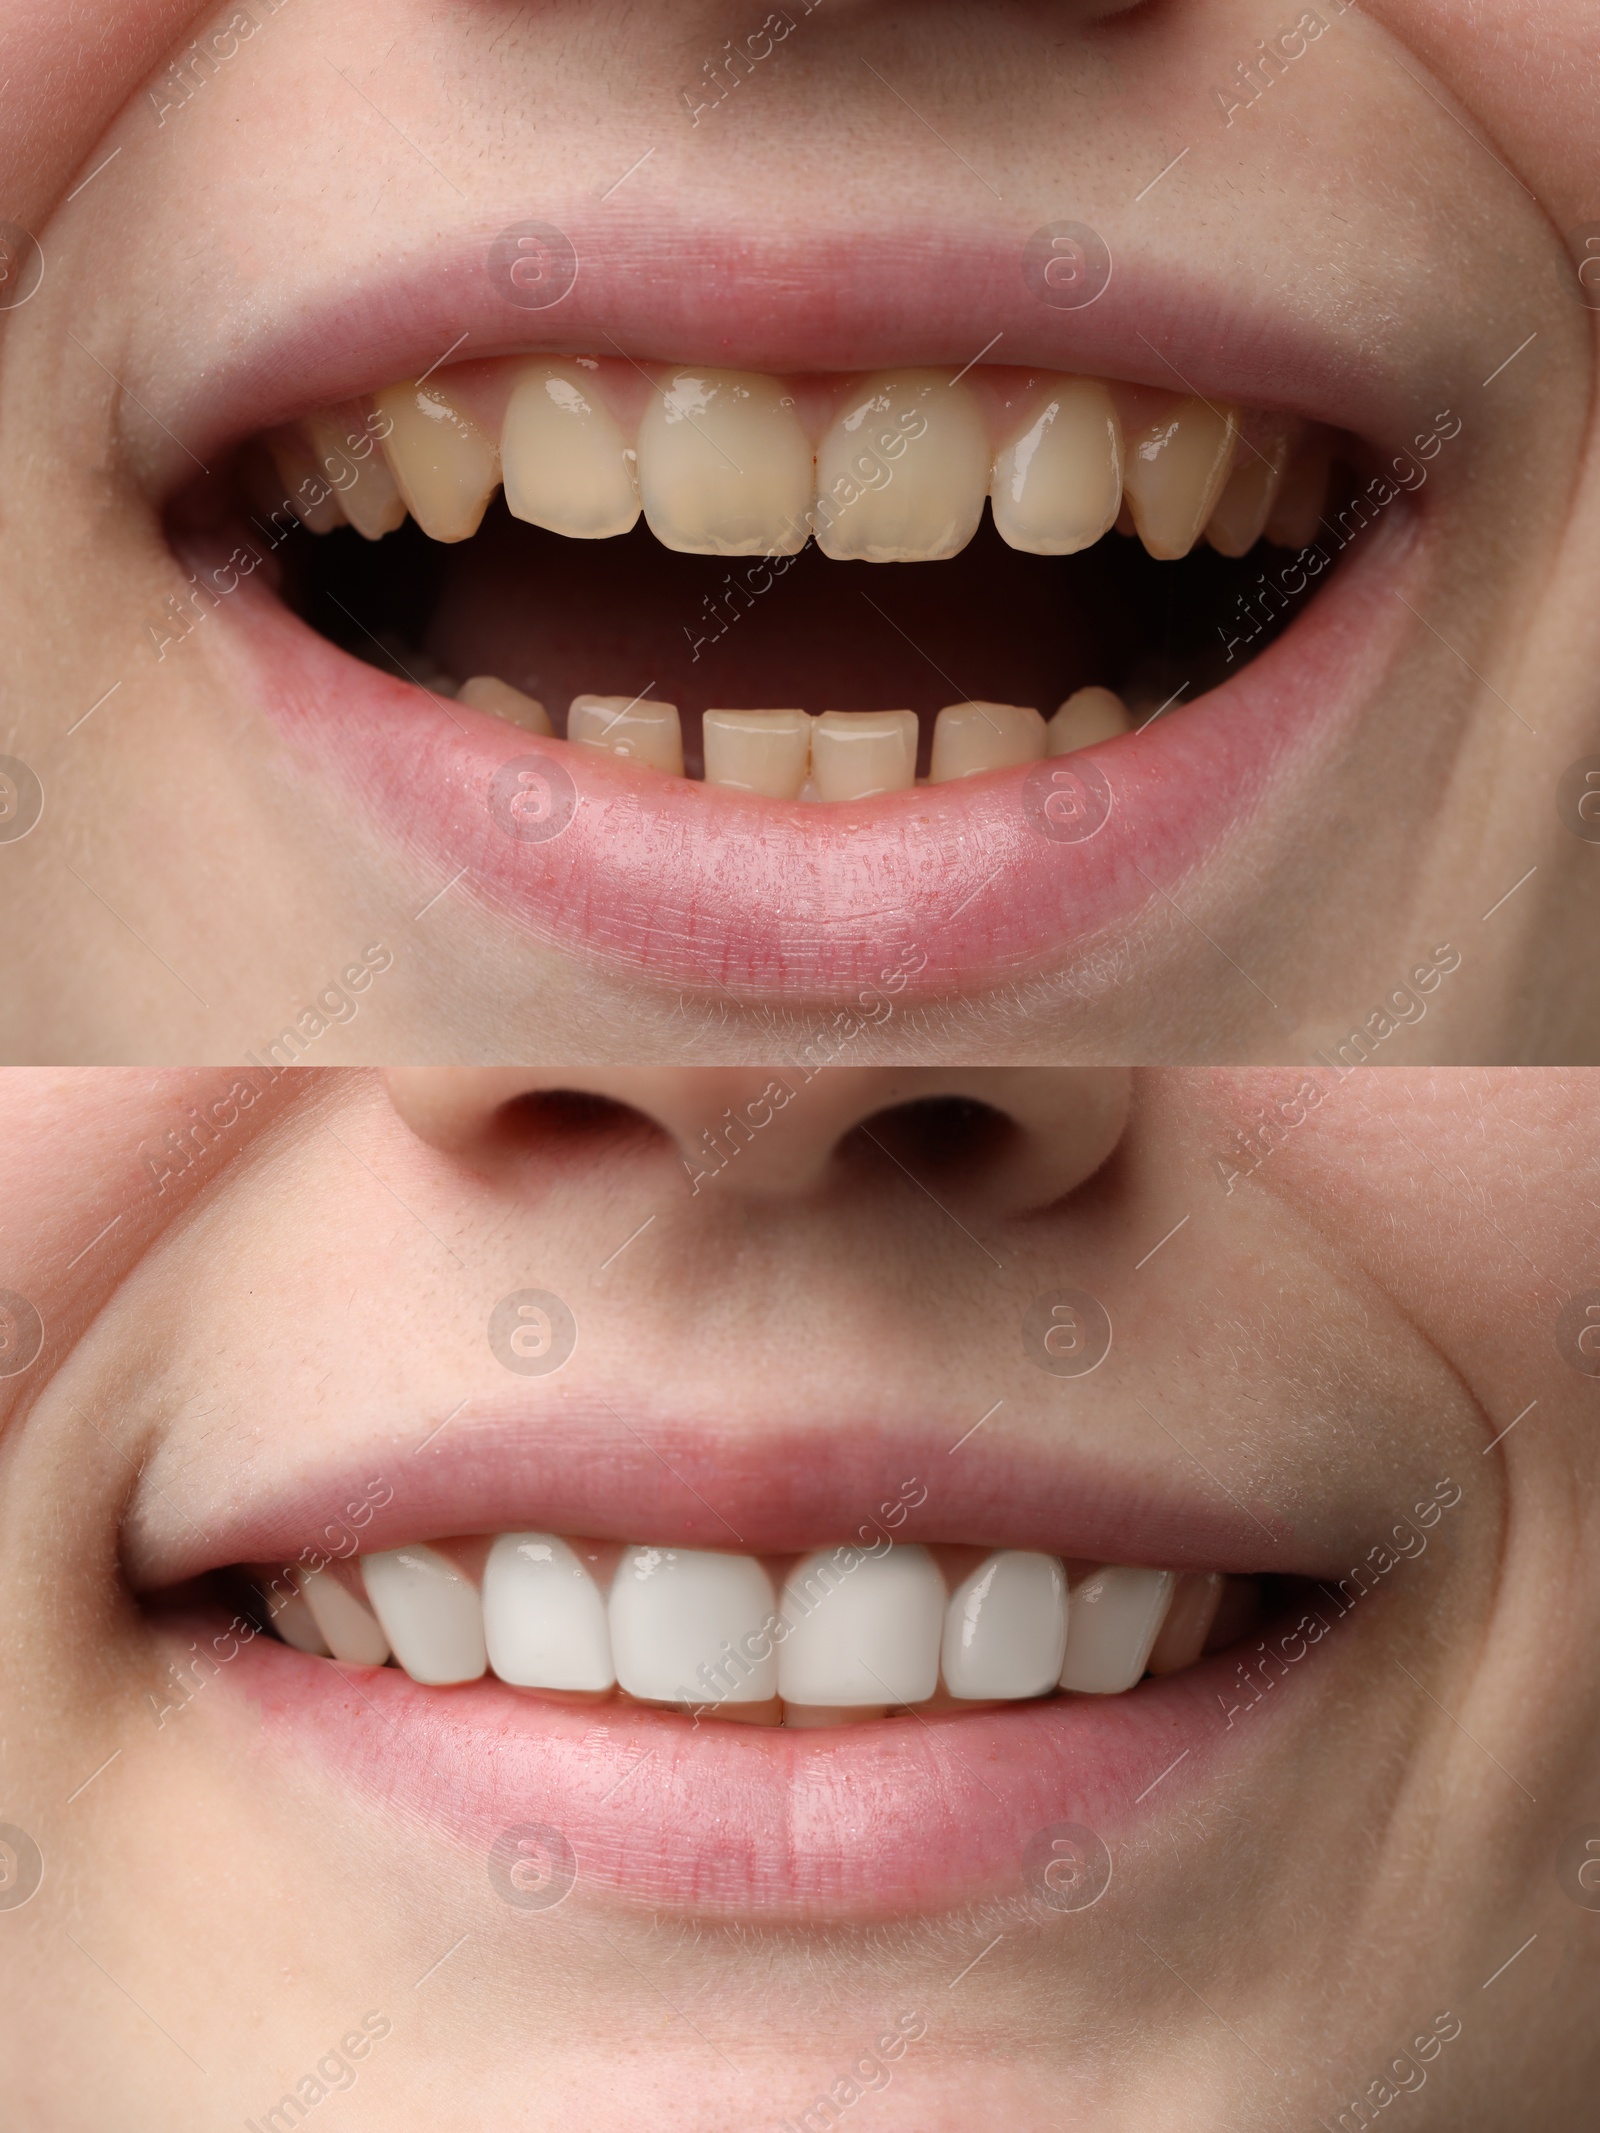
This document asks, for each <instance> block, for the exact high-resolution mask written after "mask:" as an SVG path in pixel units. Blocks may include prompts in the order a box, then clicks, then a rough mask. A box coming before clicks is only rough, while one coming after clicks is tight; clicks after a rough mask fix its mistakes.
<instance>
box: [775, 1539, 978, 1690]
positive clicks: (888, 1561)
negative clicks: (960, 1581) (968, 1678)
mask: <svg viewBox="0 0 1600 2133" xmlns="http://www.w3.org/2000/svg"><path fill="white" fill-rule="evenodd" d="M841 1556H842V1557H844V1558H845V1560H844V1561H843V1562H841V1560H840V1558H841ZM944 1604H945V1593H944V1580H943V1578H941V1577H940V1575H939V1570H938V1565H937V1564H936V1563H935V1562H934V1560H933V1557H932V1556H931V1555H930V1554H929V1553H928V1551H927V1549H926V1548H919V1547H893V1548H891V1549H890V1550H889V1552H888V1554H887V1555H881V1556H872V1555H862V1554H861V1553H860V1551H859V1550H856V1549H822V1550H819V1551H818V1553H816V1554H815V1555H808V1556H804V1557H802V1559H801V1560H800V1561H799V1562H798V1563H796V1565H795V1566H794V1568H793V1570H792V1571H790V1573H789V1578H788V1582H787V1583H786V1584H785V1586H784V1588H783V1605H782V1614H783V1619H784V1621H785V1622H786V1623H787V1624H788V1625H789V1628H788V1634H787V1635H786V1636H785V1638H784V1640H783V1643H782V1644H781V1645H780V1646H779V1647H778V1694H779V1695H780V1696H781V1697H782V1698H783V1699H784V1701H785V1702H786V1703H799V1704H822V1705H832V1706H834V1707H839V1706H844V1705H850V1704H873V1705H878V1704H896V1703H922V1702H924V1701H925V1700H926V1699H927V1698H928V1697H929V1696H931V1695H932V1694H933V1692H934V1689H935V1687H936V1686H937V1685H938V1680H939V1643H940V1638H941V1636H942V1634H943V1630H944Z"/></svg>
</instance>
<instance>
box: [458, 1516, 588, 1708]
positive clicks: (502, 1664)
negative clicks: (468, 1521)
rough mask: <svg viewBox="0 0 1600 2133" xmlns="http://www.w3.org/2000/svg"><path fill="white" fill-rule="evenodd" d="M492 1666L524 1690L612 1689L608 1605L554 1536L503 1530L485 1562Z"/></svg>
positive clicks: (485, 1613) (485, 1601)
mask: <svg viewBox="0 0 1600 2133" xmlns="http://www.w3.org/2000/svg"><path fill="white" fill-rule="evenodd" d="M483 1632H484V1642H485V1644H486V1646H487V1649H488V1654H489V1664H490V1666H491V1667H493V1669H494V1671H495V1672H496V1674H498V1675H499V1677H500V1679H501V1680H502V1681H509V1682H511V1683H513V1684H514V1685H515V1686H516V1687H518V1688H523V1689H609V1688H610V1687H611V1685H612V1683H613V1682H614V1681H615V1680H616V1678H617V1677H616V1673H615V1671H614V1670H613V1668H612V1664H611V1632H610V1630H609V1629H608V1628H607V1626H606V1603H605V1600H604V1599H603V1598H602V1596H601V1592H600V1588H599V1586H598V1585H597V1584H596V1583H595V1581H594V1579H593V1578H592V1577H591V1576H590V1575H589V1572H588V1570H587V1568H586V1567H585V1566H584V1564H583V1563H581V1562H580V1561H579V1560H578V1558H577V1556H576V1555H574V1554H573V1552H572V1550H571V1549H570V1548H569V1547H568V1546H567V1543H566V1542H565V1541H564V1540H561V1539H559V1538H558V1536H557V1535H555V1534H554V1533H502V1534H499V1535H498V1536H497V1537H496V1539H495V1542H494V1545H493V1546H492V1547H491V1548H490V1550H489V1556H488V1560H487V1561H486V1562H485V1564H484V1566H483Z"/></svg>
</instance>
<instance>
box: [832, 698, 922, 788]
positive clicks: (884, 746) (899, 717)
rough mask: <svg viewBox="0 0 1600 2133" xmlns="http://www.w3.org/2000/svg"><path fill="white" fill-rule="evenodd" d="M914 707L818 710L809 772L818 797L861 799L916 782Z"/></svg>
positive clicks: (915, 722) (915, 717) (915, 719)
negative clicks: (870, 709) (818, 716)
mask: <svg viewBox="0 0 1600 2133" xmlns="http://www.w3.org/2000/svg"><path fill="white" fill-rule="evenodd" d="M916 776H917V714H916V713H915V711H824V712H823V714H822V716H821V717H820V718H819V719H818V720H817V722H816V725H815V726H814V727H813V728H812V732H811V777H812V781H813V783H814V784H815V786H816V788H817V795H818V798H819V799H823V800H865V799H867V798H869V797H870V796H871V795H872V794H873V793H877V792H902V791H904V789H905V788H906V787H907V786H908V785H913V784H915V783H916Z"/></svg>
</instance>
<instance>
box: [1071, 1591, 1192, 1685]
mask: <svg viewBox="0 0 1600 2133" xmlns="http://www.w3.org/2000/svg"><path fill="white" fill-rule="evenodd" d="M1176 1582H1177V1581H1176V1579H1175V1578H1174V1576H1173V1573H1172V1572H1171V1571H1170V1570H1133V1569H1127V1568H1122V1567H1115V1566H1108V1567H1107V1568H1106V1569H1103V1570H1096V1571H1094V1572H1093V1573H1092V1574H1091V1575H1090V1576H1088V1577H1086V1578H1085V1579H1084V1580H1083V1581H1082V1583H1081V1584H1079V1585H1075V1586H1074V1587H1073V1588H1072V1592H1071V1594H1070V1596H1069V1599H1068V1607H1067V1652H1066V1657H1065V1659H1064V1660H1063V1661H1062V1665H1061V1686H1062V1687H1063V1688H1064V1689H1077V1690H1079V1691H1080V1692H1081V1693H1085V1694H1088V1695H1094V1696H1118V1695H1120V1694H1121V1693H1122V1691H1123V1690H1124V1689H1131V1688H1132V1687H1133V1685H1134V1683H1135V1682H1136V1681H1137V1680H1138V1679H1139V1677H1140V1675H1141V1674H1142V1673H1143V1672H1144V1670H1145V1662H1146V1661H1147V1660H1148V1659H1149V1657H1150V1647H1151V1646H1152V1645H1153V1644H1154V1643H1155V1641H1156V1636H1157V1633H1158V1632H1159V1630H1160V1628H1161V1623H1162V1618H1163V1617H1164V1616H1165V1614H1166V1611H1167V1606H1168V1603H1169V1602H1170V1600H1171V1598H1172V1588H1173V1586H1174V1584H1175V1583H1176Z"/></svg>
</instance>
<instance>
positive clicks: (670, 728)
mask: <svg viewBox="0 0 1600 2133" xmlns="http://www.w3.org/2000/svg"><path fill="white" fill-rule="evenodd" d="M567 739H568V740H569V741H577V742H579V743H580V744H581V745H582V746H584V747H586V748H608V749H610V751H611V753H612V754H613V755H626V756H632V757H633V758H634V759H635V761H637V762H640V763H648V764H649V765H650V766H651V768H652V769H654V770H669V771H671V772H672V773H673V774H674V775H675V776H676V777H680V778H681V777H682V776H683V727H682V725H681V724H680V722H679V719H678V707H677V705H676V704H657V703H652V702H651V701H650V700H649V699H648V698H647V697H638V696H636V697H632V698H629V697H626V696H575V697H574V698H573V699H572V703H571V706H570V707H569V709H568V711H567Z"/></svg>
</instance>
